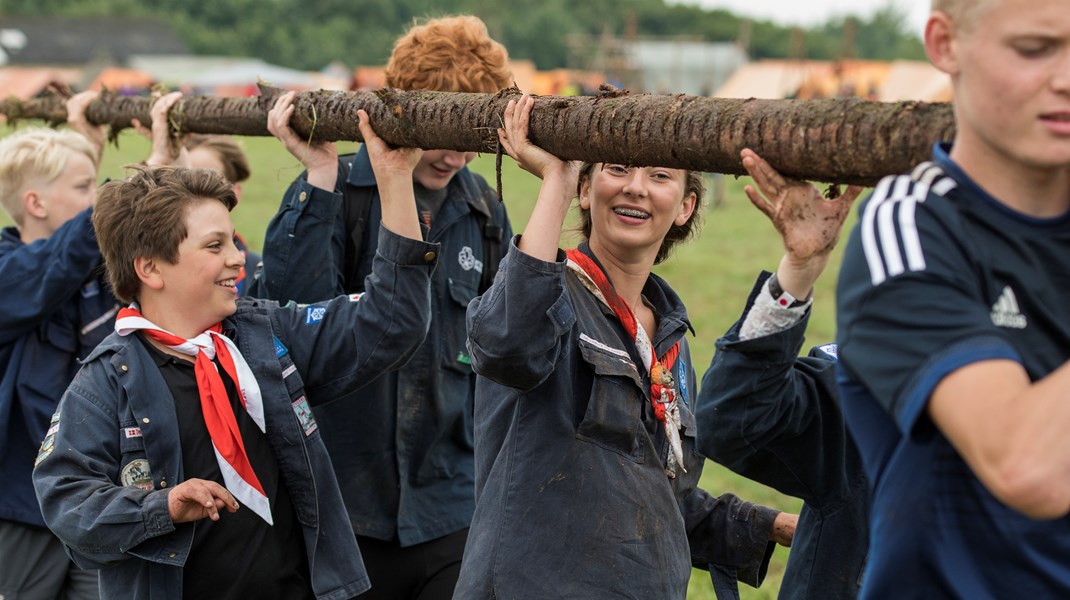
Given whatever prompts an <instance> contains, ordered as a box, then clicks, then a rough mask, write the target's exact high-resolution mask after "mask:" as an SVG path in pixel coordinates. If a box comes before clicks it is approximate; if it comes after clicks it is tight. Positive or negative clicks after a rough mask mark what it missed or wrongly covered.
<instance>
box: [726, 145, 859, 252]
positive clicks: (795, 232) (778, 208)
mask: <svg viewBox="0 0 1070 600" xmlns="http://www.w3.org/2000/svg"><path fill="white" fill-rule="evenodd" d="M740 155H741V157H742V159H743V168H745V169H746V170H747V173H749V174H750V176H751V177H752V178H753V179H754V183H755V184H756V185H757V186H758V187H757V189H755V188H754V186H750V185H748V186H746V187H745V188H744V191H745V192H746V193H747V197H748V198H749V199H750V201H751V203H752V204H754V206H755V207H757V208H758V210H760V211H762V213H763V214H765V216H767V217H768V218H769V220H770V221H772V223H773V226H774V227H776V230H777V231H778V232H780V236H781V238H782V239H783V241H784V249H785V251H786V252H787V257H788V258H789V259H790V260H791V261H793V262H797V263H799V264H802V263H805V262H807V261H810V260H811V259H815V258H822V257H826V256H827V255H828V253H829V252H831V251H832V249H833V248H834V247H835V246H836V242H837V241H838V240H839V238H840V229H841V227H842V226H843V222H844V220H845V219H846V218H847V215H848V214H850V212H851V206H852V205H853V204H854V201H855V199H856V198H858V195H859V194H860V193H861V192H862V188H861V187H859V186H849V187H848V188H847V190H846V191H845V192H844V193H843V194H841V195H840V196H839V197H838V198H833V199H826V198H825V197H824V196H822V194H821V192H820V191H819V190H818V189H817V187H816V186H814V185H813V184H811V183H808V182H805V181H800V180H798V179H790V178H787V177H784V176H782V175H781V174H780V173H779V172H778V171H777V170H776V169H774V168H773V167H772V166H771V165H770V164H769V163H768V162H766V161H765V160H764V159H762V157H760V156H758V154H756V153H755V152H754V151H752V150H750V149H745V150H743V151H742V152H741V153H740Z"/></svg>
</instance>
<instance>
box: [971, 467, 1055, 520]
mask: <svg viewBox="0 0 1070 600" xmlns="http://www.w3.org/2000/svg"><path fill="white" fill-rule="evenodd" d="M1050 462H1052V460H1051V457H1048V458H1047V459H1039V460H1034V459H1030V460H1004V461H1001V464H999V465H996V466H995V467H994V468H992V469H991V470H990V472H989V474H988V476H987V477H983V478H981V479H982V483H984V484H985V486H986V487H987V488H988V489H989V491H990V492H992V495H993V496H995V497H996V498H997V499H998V500H999V501H1000V502H1002V503H1003V504H1005V505H1007V506H1008V507H1010V508H1013V509H1014V510H1017V511H1018V512H1021V513H1022V514H1024V515H1026V516H1027V517H1030V518H1032V519H1040V520H1050V519H1058V518H1061V517H1064V516H1066V514H1067V513H1068V512H1070V483H1068V482H1067V481H1066V480H1067V478H1066V477H1065V475H1063V474H1060V473H1058V472H1057V469H1056V468H1054V466H1053V465H1050V464H1046V463H1050Z"/></svg>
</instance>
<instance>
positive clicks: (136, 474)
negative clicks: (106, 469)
mask: <svg viewBox="0 0 1070 600" xmlns="http://www.w3.org/2000/svg"><path fill="white" fill-rule="evenodd" d="M119 482H120V483H122V484H123V487H132V488H137V489H139V490H145V491H147V492H151V491H152V490H153V487H154V485H153V482H152V469H151V468H149V461H148V460H146V459H144V458H135V459H134V460H132V461H130V462H128V463H126V466H124V467H123V470H122V471H121V472H120V473H119Z"/></svg>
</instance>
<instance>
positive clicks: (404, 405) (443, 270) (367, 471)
mask: <svg viewBox="0 0 1070 600" xmlns="http://www.w3.org/2000/svg"><path fill="white" fill-rule="evenodd" d="M477 177H479V176H478V175H476V174H473V173H471V172H470V171H469V170H468V169H462V170H461V171H459V172H458V173H457V174H456V175H455V176H454V177H453V179H452V180H451V181H450V183H449V186H448V188H447V190H448V191H447V196H446V199H445V201H444V203H443V205H442V207H441V208H440V209H439V211H438V214H437V215H435V218H434V220H433V221H432V224H431V229H430V231H426V232H425V235H426V239H427V240H428V241H430V242H436V243H440V244H441V247H442V248H441V259H440V261H439V262H440V266H439V268H438V269H437V270H436V271H435V274H434V277H433V279H432V281H431V328H430V331H429V333H428V336H427V339H426V341H425V342H424V344H423V345H422V346H420V347H419V348H418V349H417V350H416V353H415V354H414V355H413V358H412V360H410V361H409V363H408V364H407V365H405V368H403V369H401V370H398V371H396V372H393V373H389V374H387V375H385V376H384V377H381V378H379V379H377V380H375V381H374V382H372V383H371V384H370V385H369V386H368V387H367V388H365V389H363V390H361V392H360V395H361V397H362V398H374V401H369V400H367V399H364V400H362V401H361V402H360V403H359V404H357V403H352V402H333V403H331V404H329V405H327V406H319V407H317V408H316V416H317V418H318V419H319V422H320V427H321V429H322V430H323V439H324V443H326V444H327V449H328V451H329V452H330V453H331V458H332V460H333V461H334V468H335V472H336V473H337V474H338V480H339V482H341V485H342V496H343V497H344V498H345V499H346V506H347V508H348V510H349V517H350V520H351V521H352V524H353V530H354V531H355V532H356V534H357V535H362V536H368V537H373V538H376V539H381V540H393V539H397V540H399V541H400V543H401V545H402V546H411V545H413V544H418V543H421V542H426V541H429V540H433V539H437V538H440V537H442V536H445V535H448V534H450V533H454V532H456V531H460V530H462V529H464V528H466V527H468V525H469V524H470V523H471V520H472V511H473V510H474V509H475V501H474V489H475V479H474V477H475V474H474V469H475V467H474V466H473V449H472V401H473V400H472V399H473V397H474V395H475V375H474V374H473V373H472V367H471V364H470V362H471V361H470V359H469V357H468V351H467V349H466V347H465V342H466V339H467V333H466V331H465V322H464V319H465V309H466V308H467V306H468V303H469V301H471V300H472V298H474V297H475V296H476V293H477V290H478V288H479V281H480V277H481V274H482V271H483V268H484V264H483V262H484V257H483V235H482V232H481V231H480V228H479V221H478V219H477V218H476V211H479V210H483V201H482V199H481V198H480V189H479V185H478V184H477V182H476V178H477ZM337 185H338V187H337V188H336V189H335V191H334V193H328V192H326V191H324V190H321V189H319V188H316V187H313V186H310V185H309V184H308V183H307V181H305V180H304V179H298V181H296V182H294V184H293V185H292V186H291V187H290V190H289V191H288V192H287V194H286V197H285V198H284V199H283V201H282V207H281V208H280V209H279V212H278V214H276V215H275V217H274V218H273V219H272V221H271V223H270V224H269V225H268V230H267V236H266V240H265V242H264V272H263V275H262V277H261V281H260V282H259V283H260V285H261V286H262V288H261V289H260V290H258V292H257V293H258V294H260V295H262V296H263V295H266V296H268V297H270V298H272V299H275V300H279V301H286V300H296V301H298V302H314V301H317V300H322V299H324V298H330V297H333V296H335V295H337V294H341V293H352V292H353V291H356V290H346V289H344V286H343V273H344V259H345V240H346V236H347V235H348V232H347V231H346V230H345V220H344V218H343V213H342V201H343V195H342V191H341V190H342V188H341V186H343V185H345V186H353V187H367V186H374V185H375V176H374V174H373V173H372V169H371V163H370V162H369V159H368V154H367V151H366V150H364V149H363V148H362V149H361V150H360V152H358V153H357V154H356V156H355V157H353V164H352V167H351V169H350V171H349V178H348V180H346V181H342V180H339V181H338V184H337ZM498 211H499V212H498V215H497V216H496V218H497V222H498V223H501V224H502V225H503V227H504V229H505V233H504V235H503V238H502V245H503V251H502V255H504V254H505V250H504V248H505V247H507V245H508V243H509V237H510V236H511V235H512V231H511V229H510V228H509V222H508V220H507V219H506V217H505V209H504V208H501V207H498ZM381 214H382V213H381V210H380V203H379V197H378V192H376V193H375V196H374V200H373V204H372V209H371V215H370V216H369V220H368V226H369V227H375V226H377V225H378V223H379V222H380V220H381V219H382V217H381ZM364 240H365V248H364V251H363V253H362V260H361V268H360V272H361V273H367V272H369V267H370V264H369V261H370V257H371V256H373V255H374V253H375V245H374V240H375V236H371V235H365V236H364ZM339 399H343V398H339Z"/></svg>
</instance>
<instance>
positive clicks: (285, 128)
mask: <svg viewBox="0 0 1070 600" xmlns="http://www.w3.org/2000/svg"><path fill="white" fill-rule="evenodd" d="M296 96H297V94H296V93H295V92H286V93H285V94H283V95H281V96H279V97H278V99H276V100H275V106H273V107H272V108H271V110H270V111H269V112H268V116H267V128H268V131H270V132H271V135H273V136H275V137H276V138H278V139H279V141H281V142H282V145H283V146H285V147H286V151H287V152H289V153H290V154H292V155H293V156H294V157H295V158H296V159H297V160H299V161H301V164H302V165H304V166H305V169H306V170H307V171H308V183H309V184H311V185H313V186H315V187H318V188H320V189H324V190H327V191H333V190H334V186H335V183H337V179H338V146H337V145H335V143H334V142H313V141H308V140H303V139H301V138H300V136H298V135H297V132H296V131H294V130H293V128H292V127H290V117H292V116H293V114H294V110H295V108H296V107H295V106H294V98H295V97H296Z"/></svg>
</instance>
